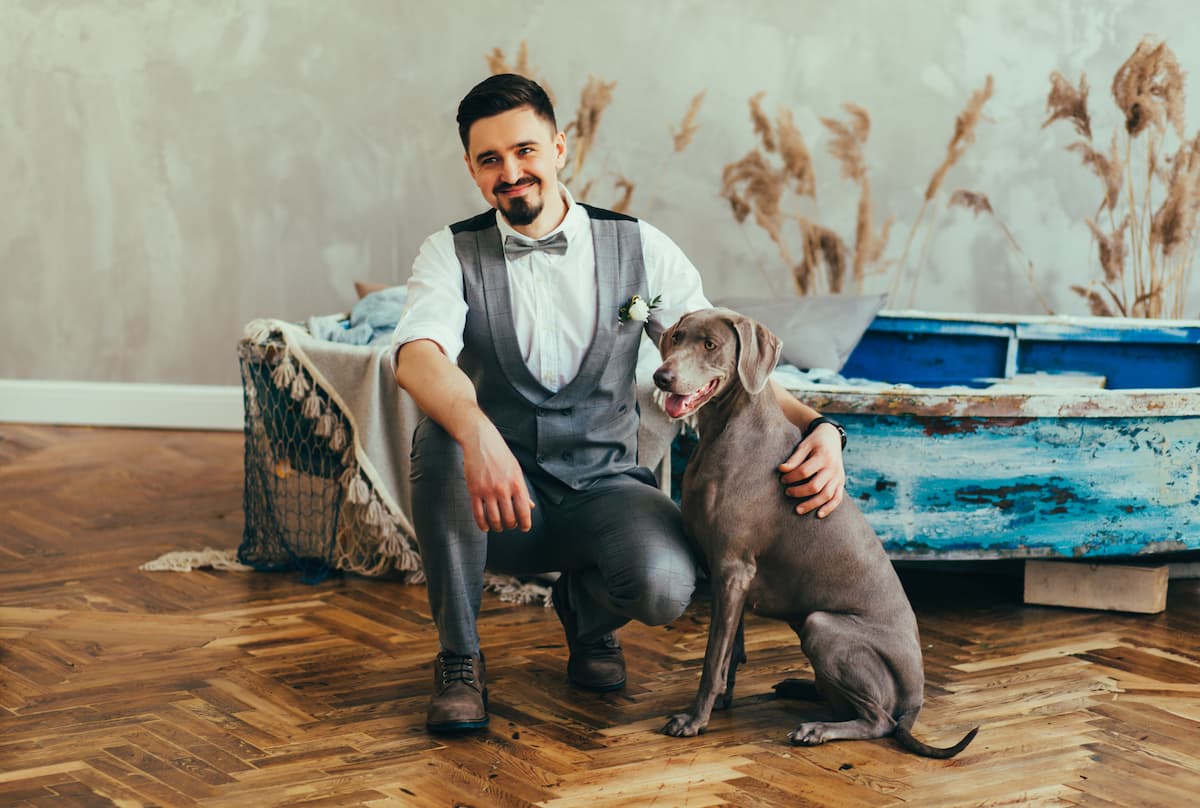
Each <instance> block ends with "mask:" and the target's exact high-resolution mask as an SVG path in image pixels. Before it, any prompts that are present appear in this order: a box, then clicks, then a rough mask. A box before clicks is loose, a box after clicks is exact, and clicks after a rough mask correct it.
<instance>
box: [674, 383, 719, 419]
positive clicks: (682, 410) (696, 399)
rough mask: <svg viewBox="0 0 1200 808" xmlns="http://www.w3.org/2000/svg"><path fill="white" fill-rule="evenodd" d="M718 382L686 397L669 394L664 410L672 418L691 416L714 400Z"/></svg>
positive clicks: (709, 384)
mask: <svg viewBox="0 0 1200 808" xmlns="http://www.w3.org/2000/svg"><path fill="white" fill-rule="evenodd" d="M717 381H718V380H717V379H713V380H712V381H710V382H709V383H708V384H706V385H704V386H703V387H701V388H700V389H699V390H697V391H696V392H694V393H689V394H688V395H686V396H681V395H679V394H678V393H667V397H666V399H665V400H664V401H663V409H664V410H666V412H667V415H669V416H671V417H672V418H683V417H684V416H685V415H690V414H691V413H693V412H695V411H696V410H698V409H700V407H702V406H703V405H704V403H705V402H707V401H708V400H709V399H710V398H712V396H713V393H715V392H717Z"/></svg>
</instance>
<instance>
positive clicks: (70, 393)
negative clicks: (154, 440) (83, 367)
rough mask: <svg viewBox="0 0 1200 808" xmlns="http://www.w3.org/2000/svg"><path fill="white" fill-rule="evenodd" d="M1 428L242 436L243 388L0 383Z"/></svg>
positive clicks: (85, 383)
mask: <svg viewBox="0 0 1200 808" xmlns="http://www.w3.org/2000/svg"><path fill="white" fill-rule="evenodd" d="M0 422H8V423H26V424H63V425H72V426H83V425H87V426H126V427H153V428H159V429H222V430H224V429H229V430H240V429H241V428H242V388H241V387H236V386H229V387H224V386H220V385H201V384H134V383H128V384H126V383H119V382H66V381H40V380H32V381H26V380H19V379H0Z"/></svg>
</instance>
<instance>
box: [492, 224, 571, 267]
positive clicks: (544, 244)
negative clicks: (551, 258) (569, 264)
mask: <svg viewBox="0 0 1200 808" xmlns="http://www.w3.org/2000/svg"><path fill="white" fill-rule="evenodd" d="M531 252H547V253H550V254H551V255H566V254H567V234H566V233H564V232H563V231H561V230H559V231H558V232H557V233H555V234H554V235H552V236H546V237H545V238H544V239H539V240H538V241H526V240H524V239H520V238H517V237H516V236H508V237H507V238H505V239H504V257H505V258H507V259H508V260H509V261H516V260H517V259H518V258H524V257H525V256H526V255H529V254H530V253H531Z"/></svg>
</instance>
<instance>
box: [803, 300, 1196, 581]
mask: <svg viewBox="0 0 1200 808" xmlns="http://www.w3.org/2000/svg"><path fill="white" fill-rule="evenodd" d="M873 328H877V333H876V337H877V339H876V340H875V341H874V342H871V341H869V340H868V341H866V342H867V343H868V344H867V350H868V351H879V350H881V349H884V348H887V347H889V346H890V347H892V348H896V347H897V346H899V348H897V350H900V351H901V352H907V353H905V354H904V361H911V362H912V363H913V365H914V366H919V367H920V371H919V372H920V373H923V374H930V373H934V374H936V373H942V374H946V378H948V379H949V381H950V386H945V387H933V386H914V385H911V384H894V383H880V384H873V385H865V386H864V385H856V386H836V387H835V386H827V385H816V386H812V387H805V388H802V389H799V390H796V394H797V395H798V396H799V397H800V398H802V399H803V400H804V401H805V402H806V403H808V404H810V405H812V406H813V407H815V408H816V409H817V410H819V411H821V412H822V413H826V414H829V415H832V416H834V417H836V418H837V419H838V420H839V421H841V422H842V423H844V424H845V426H846V429H847V431H848V432H849V434H850V443H849V445H848V447H847V450H846V455H845V460H846V468H847V474H848V482H847V495H848V496H850V497H853V498H854V499H855V500H856V501H857V502H858V504H859V506H860V507H861V508H862V510H863V511H864V513H865V514H866V515H867V518H868V520H869V521H870V522H871V523H872V525H873V526H874V527H875V529H876V531H877V532H878V533H879V535H880V538H881V539H882V540H883V542H884V545H885V546H886V548H887V550H888V553H889V555H891V556H892V557H893V558H913V559H984V558H1045V557H1064V558H1090V557H1101V556H1122V555H1142V554H1157V553H1166V552H1174V551H1180V550H1196V549H1200V387H1195V386H1187V385H1179V386H1172V384H1173V380H1175V379H1178V378H1185V379H1188V380H1194V379H1196V378H1200V322H1187V323H1179V322H1169V321H1164V322H1156V323H1150V324H1146V323H1138V322H1136V321H1132V322H1131V321H1114V320H1108V319H1105V318H1099V319H1098V318H1023V319H1022V320H1021V321H1020V322H1012V321H1011V320H1005V319H1003V318H1001V317H990V318H989V317H981V318H978V319H976V320H972V321H967V320H966V319H965V318H963V317H962V316H950V315H943V316H936V315H935V316H925V315H922V316H917V315H916V314H913V313H901V314H894V315H888V316H885V317H883V318H881V320H879V321H877V324H876V325H873ZM868 333H869V334H870V332H868ZM913 334H917V335H919V336H922V337H923V336H927V335H928V336H930V340H929V341H928V342H927V343H926V342H922V339H920V338H914V339H910V337H912V335H913ZM959 336H961V337H962V338H963V339H964V340H966V342H964V343H963V344H962V345H958V344H956V343H955V342H954V340H955V339H956V338H957V337H959ZM980 340H984V341H989V340H990V343H987V344H985V343H984V342H980ZM1056 341H1057V343H1058V344H1055V343H1056ZM947 345H949V346H950V350H951V352H957V355H955V356H949V355H946V356H942V355H937V356H932V357H931V356H930V355H928V354H922V353H921V351H922V350H923V347H922V346H929V347H936V348H937V349H938V350H942V349H945V347H946V346H947ZM1104 346H1108V347H1104ZM1160 347H1161V351H1160ZM860 348H861V346H860ZM977 351H978V353H977ZM1076 351H1078V352H1077V353H1076ZM857 353H858V352H857V351H856V354H857ZM977 356H979V357H986V358H987V360H988V361H989V362H991V363H992V364H991V365H987V364H985V363H983V362H982V360H981V361H979V362H976V361H975V358H976V357H977ZM853 359H854V357H853V356H852V360H853ZM887 359H888V357H886V356H882V355H873V356H867V357H866V358H865V359H864V357H862V356H859V358H858V361H859V364H860V365H861V366H871V365H873V366H875V367H887ZM943 359H945V361H942V360H943ZM1160 359H1161V363H1160ZM1043 361H1044V362H1046V363H1047V366H1046V367H1043V366H1041V365H1040V364H1039V363H1040V362H1043ZM955 363H957V367H954V366H953V365H954V364H955ZM1076 364H1077V365H1078V366H1079V367H1076ZM907 370H909V369H908V368H899V369H897V371H896V372H897V373H898V374H900V375H903V373H905V372H906V371H907ZM1064 370H1065V371H1066V372H1071V371H1080V372H1082V373H1085V374H1096V375H1097V376H1098V377H1101V378H1103V377H1108V378H1110V379H1117V380H1122V379H1123V380H1126V381H1128V380H1134V381H1137V382H1139V386H1138V387H1136V388H1126V389H1101V388H1098V387H1097V386H1079V387H1071V386H1060V385H1058V384H1056V383H1055V380H1054V378H1053V377H1047V378H1046V379H1044V380H1043V379H1040V378H1039V377H1038V374H1040V373H1042V372H1046V371H1048V372H1051V373H1053V372H1062V371H1064ZM968 372H973V373H975V375H976V376H979V377H993V378H992V379H991V381H995V382H997V383H996V384H994V385H992V386H981V385H980V384H979V383H976V382H975V381H974V380H972V379H970V378H958V377H956V376H955V375H954V374H956V373H957V374H958V376H959V377H961V376H963V375H964V374H966V373H968ZM1026 373H1028V374H1030V375H1031V377H1032V378H1031V379H1025V378H1023V377H1022V378H1016V379H1014V378H1013V377H1014V375H1017V374H1026ZM1147 380H1148V381H1149V383H1145V382H1147ZM1043 381H1044V382H1045V383H1042V382H1043ZM1155 385H1158V386H1155Z"/></svg>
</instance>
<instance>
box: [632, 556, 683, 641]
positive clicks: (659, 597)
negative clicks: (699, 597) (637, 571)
mask: <svg viewBox="0 0 1200 808" xmlns="http://www.w3.org/2000/svg"><path fill="white" fill-rule="evenodd" d="M631 583H632V586H631V590H632V592H631V597H630V601H629V607H630V611H631V615H630V616H631V617H632V618H633V619H635V620H637V621H638V622H639V623H645V624H646V625H648V626H662V625H666V624H667V623H670V622H671V621H672V620H675V619H676V618H678V617H679V616H680V615H682V614H683V613H684V611H685V610H686V609H687V607H688V604H689V603H690V602H691V600H692V593H693V592H695V589H696V571H695V567H694V565H693V564H692V563H691V561H690V559H687V560H686V563H684V562H682V561H681V562H677V563H674V564H672V565H670V566H668V567H651V568H647V569H645V570H643V571H642V574H641V575H639V576H638V578H637V580H635V581H633V582H631Z"/></svg>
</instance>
